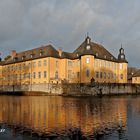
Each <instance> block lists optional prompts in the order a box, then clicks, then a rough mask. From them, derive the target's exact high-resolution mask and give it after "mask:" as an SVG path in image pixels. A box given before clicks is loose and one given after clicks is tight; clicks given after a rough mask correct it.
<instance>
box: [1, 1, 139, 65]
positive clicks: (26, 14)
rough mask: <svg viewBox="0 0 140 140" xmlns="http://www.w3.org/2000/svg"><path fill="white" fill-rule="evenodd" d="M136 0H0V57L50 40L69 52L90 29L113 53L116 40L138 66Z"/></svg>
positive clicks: (137, 7)
mask: <svg viewBox="0 0 140 140" xmlns="http://www.w3.org/2000/svg"><path fill="white" fill-rule="evenodd" d="M139 13H140V1H139V0H0V52H1V57H3V58H4V57H5V56H7V55H9V53H10V51H11V50H16V51H17V52H21V51H25V50H28V49H33V48H36V47H40V46H41V45H47V44H52V45H53V46H54V47H55V48H56V49H57V48H60V47H61V48H62V49H63V51H67V52H73V51H74V50H75V49H76V48H77V47H78V46H79V45H80V44H81V43H82V42H83V41H84V40H85V37H86V35H87V32H88V33H89V36H90V37H91V40H92V42H96V43H99V44H102V45H103V46H104V47H105V48H106V49H107V50H109V51H110V52H111V53H112V54H113V55H114V56H115V57H117V56H118V52H119V49H120V47H121V44H122V46H123V48H124V49H125V54H126V59H127V60H128V62H129V66H131V67H140V61H139V60H140V55H139V53H140V14H139Z"/></svg>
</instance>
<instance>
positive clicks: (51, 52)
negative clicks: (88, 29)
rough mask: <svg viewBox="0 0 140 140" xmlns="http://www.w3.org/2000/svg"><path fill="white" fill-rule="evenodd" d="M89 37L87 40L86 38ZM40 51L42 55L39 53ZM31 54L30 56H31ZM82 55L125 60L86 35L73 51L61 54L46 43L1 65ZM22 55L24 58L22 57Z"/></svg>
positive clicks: (110, 59)
mask: <svg viewBox="0 0 140 140" xmlns="http://www.w3.org/2000/svg"><path fill="white" fill-rule="evenodd" d="M88 39H89V42H87V40H88ZM87 45H88V46H90V49H87ZM40 52H41V54H42V55H40ZM31 55H32V57H31ZM83 55H94V56H95V58H99V59H103V60H108V61H113V62H127V61H126V60H118V59H116V58H115V57H114V56H113V55H112V54H111V53H110V52H109V51H107V50H106V49H105V48H104V47H103V46H102V45H100V44H97V43H94V42H91V39H90V37H88V36H87V38H86V39H85V41H84V42H83V43H82V44H81V45H80V46H79V47H78V48H77V49H76V50H75V51H74V52H73V53H69V52H62V54H61V56H60V55H59V51H58V50H56V49H55V48H54V47H53V46H52V45H46V46H42V47H39V48H35V49H32V50H27V51H24V52H20V53H17V54H16V57H15V58H14V60H13V58H12V57H10V58H9V59H8V60H6V61H3V62H2V64H1V65H4V64H10V63H17V62H22V61H27V60H33V59H38V58H43V57H55V58H60V59H63V58H67V59H79V58H80V57H81V56H83ZM23 57H24V59H23Z"/></svg>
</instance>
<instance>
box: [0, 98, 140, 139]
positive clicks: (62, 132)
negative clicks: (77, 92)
mask: <svg viewBox="0 0 140 140" xmlns="http://www.w3.org/2000/svg"><path fill="white" fill-rule="evenodd" d="M32 139H33V140H38V139H39V140H49V139H50V140H90V139H91V140H94V139H95V140H140V96H121V97H103V98H95V97H87V98H85V97H76V98H72V97H59V96H57V97H54V96H53V97H51V96H0V140H32Z"/></svg>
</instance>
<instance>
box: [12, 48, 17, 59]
mask: <svg viewBox="0 0 140 140" xmlns="http://www.w3.org/2000/svg"><path fill="white" fill-rule="evenodd" d="M16 55H17V53H16V50H12V51H11V57H12V59H14V58H15V57H16Z"/></svg>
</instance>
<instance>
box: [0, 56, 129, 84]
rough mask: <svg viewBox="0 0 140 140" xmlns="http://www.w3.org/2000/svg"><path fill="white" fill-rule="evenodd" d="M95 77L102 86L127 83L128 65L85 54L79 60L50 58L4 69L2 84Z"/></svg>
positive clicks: (78, 80)
mask: <svg viewBox="0 0 140 140" xmlns="http://www.w3.org/2000/svg"><path fill="white" fill-rule="evenodd" d="M91 78H94V80H95V81H96V82H102V83H127V63H118V62H113V61H107V60H102V59H97V58H95V57H94V56H93V55H84V56H81V59H75V60H70V59H59V58H53V57H46V58H39V59H33V60H28V61H23V62H18V63H13V64H7V65H3V66H0V79H1V80H0V85H22V84H41V83H61V82H67V83H89V82H90V81H91Z"/></svg>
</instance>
